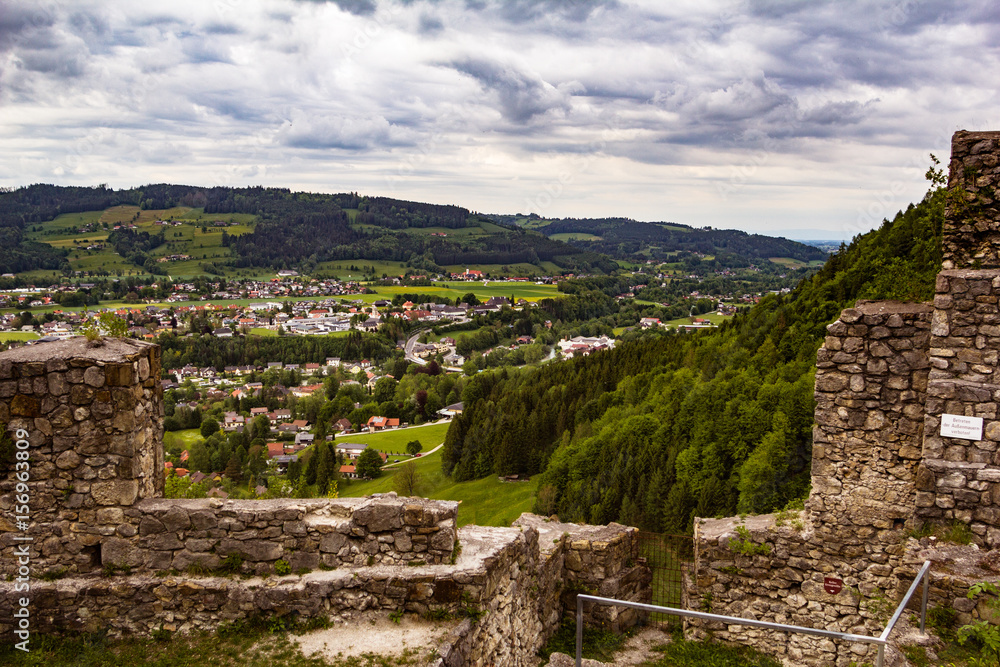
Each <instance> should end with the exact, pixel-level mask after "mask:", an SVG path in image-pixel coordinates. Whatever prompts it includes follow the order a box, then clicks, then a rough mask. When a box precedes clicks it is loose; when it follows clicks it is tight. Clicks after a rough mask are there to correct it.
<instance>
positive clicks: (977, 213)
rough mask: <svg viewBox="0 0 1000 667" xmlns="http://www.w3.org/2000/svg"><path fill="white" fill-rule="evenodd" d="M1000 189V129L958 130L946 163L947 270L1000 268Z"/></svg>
mask: <svg viewBox="0 0 1000 667" xmlns="http://www.w3.org/2000/svg"><path fill="white" fill-rule="evenodd" d="M998 189H1000V132H965V131H961V132H956V133H955V134H954V136H953V137H952V140H951V162H950V163H949V165H948V202H947V209H946V211H945V222H944V230H943V231H944V240H943V242H942V245H943V250H944V262H943V263H942V266H943V268H944V269H945V270H948V269H969V268H977V269H978V268H993V267H1000V199H998V196H997V190H998Z"/></svg>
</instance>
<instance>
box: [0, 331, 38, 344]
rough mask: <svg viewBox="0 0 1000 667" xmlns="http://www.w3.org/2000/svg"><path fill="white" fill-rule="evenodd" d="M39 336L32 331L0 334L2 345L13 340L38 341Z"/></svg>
mask: <svg viewBox="0 0 1000 667" xmlns="http://www.w3.org/2000/svg"><path fill="white" fill-rule="evenodd" d="M38 337H39V336H38V334H36V333H34V332H32V331H4V332H0V343H6V342H8V341H12V340H37V339H38Z"/></svg>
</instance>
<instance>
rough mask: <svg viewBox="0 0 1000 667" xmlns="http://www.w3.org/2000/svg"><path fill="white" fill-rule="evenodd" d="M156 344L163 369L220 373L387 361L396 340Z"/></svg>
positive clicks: (354, 335) (177, 340) (358, 337)
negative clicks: (335, 360)
mask: <svg viewBox="0 0 1000 667" xmlns="http://www.w3.org/2000/svg"><path fill="white" fill-rule="evenodd" d="M157 342H159V343H160V346H161V347H162V348H163V367H164V368H165V369H172V368H180V367H182V366H186V365H187V364H193V365H195V366H211V367H213V368H216V369H218V370H222V369H223V368H225V367H226V366H265V365H267V363H268V362H273V361H280V362H282V363H286V364H307V363H317V364H322V363H324V362H325V361H326V358H327V357H340V358H341V359H343V360H344V361H360V360H362V359H370V360H372V361H382V360H385V359H387V358H389V357H390V356H391V355H392V352H393V350H394V349H395V348H396V341H395V338H394V337H392V336H389V337H386V336H385V335H381V334H369V333H365V332H362V331H357V330H354V331H351V332H350V333H349V334H348V335H346V336H339V337H333V336H277V337H273V336H272V337H262V336H248V337H246V338H241V337H234V338H216V337H214V336H208V335H200V336H190V337H188V336H176V335H166V336H161V337H160V338H159V339H158V341H157Z"/></svg>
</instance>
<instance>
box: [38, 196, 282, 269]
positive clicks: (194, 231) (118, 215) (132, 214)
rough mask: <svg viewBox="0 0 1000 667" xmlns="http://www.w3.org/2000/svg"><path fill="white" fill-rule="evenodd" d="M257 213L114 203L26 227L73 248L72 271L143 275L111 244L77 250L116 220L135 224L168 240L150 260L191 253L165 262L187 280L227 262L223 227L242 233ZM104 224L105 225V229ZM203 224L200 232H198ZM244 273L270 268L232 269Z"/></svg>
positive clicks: (102, 236) (45, 240) (101, 236)
mask: <svg viewBox="0 0 1000 667" xmlns="http://www.w3.org/2000/svg"><path fill="white" fill-rule="evenodd" d="M157 220H169V221H177V222H180V223H181V224H180V225H179V226H176V227H175V226H168V227H163V226H160V225H157V224H155V223H156V221H157ZM255 220H256V216H253V215H249V214H244V213H208V214H207V213H205V212H204V210H203V209H200V208H188V207H184V206H181V207H176V208H169V209H149V210H142V209H140V208H139V207H138V206H114V207H112V208H109V209H107V210H105V211H88V212H86V213H67V214H64V215H60V216H58V217H57V218H55V219H54V220H50V221H48V222H43V223H38V224H35V225H29V226H28V234H27V236H28V238H30V239H32V240H35V241H41V242H43V243H48V244H50V245H52V246H55V247H58V248H65V249H69V250H70V251H71V253H70V256H69V262H70V266H72V267H73V270H74V271H85V272H97V271H108V272H111V273H116V272H121V274H122V275H125V276H129V275H133V276H134V275H147V274H146V272H145V271H143V270H142V269H141V268H140V267H138V266H135V265H133V264H130V263H128V262H127V261H125V260H124V259H123V258H122V257H120V256H119V255H118V254H117V253H116V252H115V251H114V250H113V249H112V248H110V247H109V248H103V249H101V250H92V251H88V250H85V249H82V248H80V249H78V248H77V245H78V244H82V245H88V244H90V243H92V242H95V241H104V240H106V239H107V235H108V233H109V232H110V231H111V228H112V227H114V226H115V225H117V224H123V223H133V224H135V225H136V227H137V228H138V230H139V231H141V232H148V233H150V234H160V233H161V232H162V233H163V235H164V238H165V239H166V243H164V244H163V245H161V246H159V247H158V248H155V249H154V250H153V251H152V252H151V255H152V256H153V257H154V258H159V257H165V256H167V255H190V256H191V258H192V259H189V260H184V261H179V262H169V263H166V269H167V272H168V273H169V275H170V276H171V277H175V278H188V277H193V276H196V275H204V273H205V271H204V270H203V269H202V266H201V265H202V263H204V262H212V261H217V260H225V259H226V258H228V257H229V254H230V251H229V248H226V247H223V245H222V233H223V231H225V232H227V233H228V234H246V233H248V232H250V231H252V229H253V225H254V222H255ZM216 221H221V222H226V223H236V224H235V225H233V226H227V227H216V226H214V224H213V223H215V222H216ZM91 224H93V225H97V229H96V230H92V231H86V232H80V229H81V228H82V227H85V226H86V225H91ZM105 225H107V227H105ZM202 227H204V228H205V229H204V231H202ZM34 273H37V275H31V277H30V279H32V280H45V279H55V278H57V277H58V274H57V273H56V272H52V271H46V272H34ZM230 273H231V274H242V275H244V276H255V277H256V276H260V277H273V276H274V273H273V271H270V270H268V271H263V270H260V271H257V272H247V271H242V272H235V271H230Z"/></svg>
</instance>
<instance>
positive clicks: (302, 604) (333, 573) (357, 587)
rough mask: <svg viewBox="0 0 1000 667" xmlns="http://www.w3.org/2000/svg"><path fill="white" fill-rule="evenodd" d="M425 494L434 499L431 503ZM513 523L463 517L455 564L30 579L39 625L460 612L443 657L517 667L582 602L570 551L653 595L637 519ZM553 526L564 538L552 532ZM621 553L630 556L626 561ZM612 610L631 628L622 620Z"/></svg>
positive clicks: (152, 625)
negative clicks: (568, 572)
mask: <svg viewBox="0 0 1000 667" xmlns="http://www.w3.org/2000/svg"><path fill="white" fill-rule="evenodd" d="M373 500H374V501H375V502H376V503H380V504H383V505H390V504H392V503H393V502H396V501H397V500H398V504H399V505H400V506H403V507H406V506H412V505H414V500H415V499H396V498H395V497H394V495H393V494H389V495H386V496H379V497H374V498H373ZM190 502H193V501H185V503H190ZM262 502H264V503H265V504H266V503H267V502H268V501H262ZM270 502H273V501H270ZM299 502H303V501H299ZM367 502H368V501H363V503H362V505H363V504H364V503H367ZM423 502H424V503H427V504H428V505H432V501H423ZM362 505H359V506H357V507H355V508H353V513H354V514H355V515H357V514H359V513H361V512H362V510H363V509H364V508H363V506H362ZM183 509H184V511H186V512H187V513H188V517H189V519H191V518H192V517H195V516H196V515H198V513H199V512H203V511H205V510H204V509H203V508H200V507H199V508H192V507H189V506H187V505H185V506H184V507H183ZM216 509H217V511H218V512H219V513H221V512H224V511H228V510H226V509H225V508H216ZM261 511H263V512H277V511H280V510H275V509H265V510H261ZM174 516H177V517H179V515H178V514H176V513H175V514H174ZM161 518H165V517H161ZM245 518H247V519H249V517H245ZM169 521H170V520H168V522H169ZM518 523H519V525H517V526H515V527H511V528H487V527H482V526H465V527H463V528H462V529H460V530H459V531H458V544H459V545H461V549H459V550H458V551H456V553H455V560H454V563H451V562H445V563H442V564H437V565H432V564H423V563H421V562H420V561H409V562H408V563H407V564H405V565H402V564H398V563H397V564H386V563H385V562H382V563H378V564H372V565H367V564H362V565H360V566H359V565H354V564H349V565H345V566H340V567H333V568H331V567H330V566H329V565H324V564H322V562H321V564H320V568H321V569H320V570H313V571H310V572H304V573H300V574H292V575H287V576H272V575H270V574H268V575H266V576H263V577H259V576H255V577H251V578H245V576H244V577H237V576H220V575H218V574H208V573H206V574H205V575H203V576H199V575H197V574H194V573H192V572H171V571H167V570H159V571H156V572H149V573H142V572H140V573H134V572H133V573H130V574H129V575H127V576H125V575H123V574H121V572H120V571H119V572H117V573H116V574H112V575H110V576H98V575H93V574H91V575H78V576H71V577H67V578H63V579H58V580H55V581H41V580H35V581H33V582H32V584H31V586H32V588H31V596H32V603H31V604H32V619H33V620H32V623H33V626H32V628H33V631H36V632H43V633H52V632H65V631H78V632H93V631H98V630H102V631H107V632H109V633H110V634H111V635H120V634H140V635H147V634H150V633H151V632H153V631H154V630H157V629H161V628H162V629H164V630H168V631H170V632H191V631H195V630H206V631H212V630H215V629H217V628H218V627H219V625H220V624H222V623H227V622H232V621H234V620H237V619H240V618H246V617H247V616H250V615H253V614H263V615H265V616H286V617H291V616H294V617H295V618H297V619H299V620H306V619H310V618H317V617H318V618H325V619H329V620H331V621H332V622H334V623H348V622H351V620H352V619H356V618H358V617H359V616H360V615H361V614H369V615H370V614H372V613H385V614H386V615H388V614H390V613H393V612H400V611H402V612H406V613H414V614H421V615H426V614H428V613H429V612H431V613H433V614H434V615H435V617H440V616H441V615H442V614H450V615H452V616H457V617H460V618H464V619H465V620H463V621H461V623H460V624H459V625H458V626H457V627H456V628H455V630H453V632H452V633H451V636H450V637H449V639H448V641H447V642H446V643H445V644H444V645H442V646H440V647H439V648H438V652H439V654H440V656H441V659H440V661H439V662H438V663H437V664H439V665H441V666H442V667H443V666H445V665H447V666H448V667H457V666H459V665H483V666H486V665H499V664H503V665H512V666H515V667H517V666H521V665H535V664H536V653H537V651H538V649H539V648H540V647H541V646H542V645H543V644H544V643H545V641H546V640H547V639H548V637H549V636H550V635H551V633H552V632H553V631H554V630H555V629H556V628H557V627H558V625H559V623H560V621H561V620H562V618H563V614H564V613H565V612H566V611H568V610H575V598H574V597H572V595H571V594H568V590H569V589H570V588H571V587H568V586H567V585H566V584H565V581H564V569H563V568H564V564H565V563H566V561H567V558H566V555H567V552H586V553H589V554H593V557H590V558H584V560H587V561H588V562H590V563H591V564H593V566H594V567H595V568H603V569H604V570H605V571H606V572H617V573H618V576H616V577H611V578H610V580H609V582H604V581H599V579H598V578H597V576H596V572H595V573H591V575H589V576H590V577H591V580H592V581H593V582H595V584H597V585H598V587H599V588H600V590H601V594H606V595H609V596H612V597H618V598H623V599H633V600H636V601H648V599H649V598H648V594H649V589H648V581H649V579H650V576H651V575H650V573H649V570H648V569H647V568H645V567H643V566H641V565H638V564H636V563H635V562H633V561H632V559H631V554H629V553H627V552H626V550H623V549H622V544H623V543H626V542H628V543H631V541H632V540H631V537H623V536H626V535H629V536H631V535H633V534H634V532H635V529H621V530H616V529H611V530H609V529H608V528H607V527H597V526H577V525H574V524H555V523H554V522H551V525H550V522H547V521H546V520H545V519H543V518H542V517H535V516H531V515H523V516H522V518H521V519H520V520H519V522H518ZM536 526H541V527H542V529H541V530H539V529H537V528H536ZM554 533H557V534H558V537H557V538H553V539H551V540H550V539H549V538H550V536H551V535H552V534H554ZM541 534H544V538H540V535H541ZM540 540H541V542H540ZM544 541H548V545H547V546H546V547H542V542H544ZM570 545H575V546H570ZM321 558H322V556H321ZM619 558H626V559H628V560H626V561H624V562H619V561H618V559H619ZM366 563H367V561H366ZM641 581H645V582H647V585H646V586H645V587H644V590H639V591H638V592H637V591H636V586H635V583H636V582H641ZM14 586H15V583H14V582H0V635H3V636H7V635H9V633H10V632H11V630H12V626H11V624H10V619H11V618H12V614H13V611H14V608H15V604H16V602H15V601H16V600H17V598H18V594H17V593H15V592H14ZM640 588H642V587H640ZM569 593H572V591H569ZM567 607H568V609H567ZM615 620H616V621H617V623H618V625H619V626H620V627H622V628H625V627H627V621H628V619H627V618H625V617H619V618H617V619H615Z"/></svg>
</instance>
